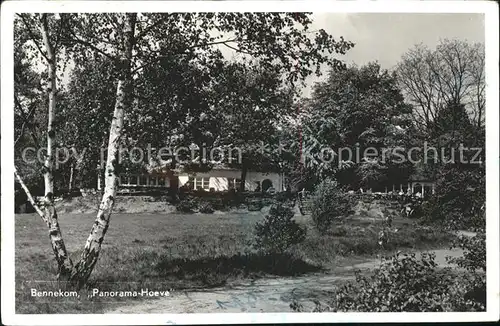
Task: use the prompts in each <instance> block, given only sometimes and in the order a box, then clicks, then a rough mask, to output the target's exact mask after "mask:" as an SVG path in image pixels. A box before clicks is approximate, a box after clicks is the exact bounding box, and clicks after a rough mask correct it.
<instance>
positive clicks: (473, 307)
mask: <svg viewBox="0 0 500 326" xmlns="http://www.w3.org/2000/svg"><path fill="white" fill-rule="evenodd" d="M434 259H435V255H434V254H431V253H423V254H422V256H421V258H420V259H417V258H416V256H415V254H404V255H403V257H400V255H399V254H397V255H395V256H393V257H391V258H390V259H387V260H384V261H383V262H382V264H381V266H380V268H379V269H376V270H375V272H374V273H373V275H371V276H370V277H366V276H363V275H361V273H360V272H359V271H358V272H356V281H355V282H354V283H353V282H349V283H347V284H345V285H344V286H342V287H341V288H340V289H339V290H338V291H337V292H336V294H335V298H334V299H333V300H332V301H331V302H328V303H327V304H326V305H325V304H321V303H319V302H317V303H316V309H315V311H359V312H424V311H426V312H439V311H484V309H485V306H484V305H483V304H482V303H481V302H480V301H478V300H477V299H476V297H474V292H473V291H471V290H472V289H475V288H476V287H477V285H476V279H475V278H470V277H467V275H465V277H464V275H457V273H454V272H453V271H452V269H451V268H444V269H439V268H438V266H437V263H436V262H435V260H434ZM458 280H460V281H458ZM291 307H292V309H294V310H297V311H301V309H302V308H301V306H300V304H297V303H294V304H292V305H291Z"/></svg>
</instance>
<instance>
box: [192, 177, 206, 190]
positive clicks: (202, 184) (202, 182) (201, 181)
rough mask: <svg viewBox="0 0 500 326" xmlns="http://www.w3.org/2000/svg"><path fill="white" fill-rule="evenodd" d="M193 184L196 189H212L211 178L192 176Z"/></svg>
mask: <svg viewBox="0 0 500 326" xmlns="http://www.w3.org/2000/svg"><path fill="white" fill-rule="evenodd" d="M189 181H190V182H192V183H191V184H192V185H193V186H194V190H200V189H203V190H209V189H210V178H192V179H191V178H190V179H189Z"/></svg>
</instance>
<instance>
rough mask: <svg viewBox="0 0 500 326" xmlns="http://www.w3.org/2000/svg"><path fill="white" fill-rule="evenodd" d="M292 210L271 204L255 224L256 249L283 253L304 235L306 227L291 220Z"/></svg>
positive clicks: (300, 240)
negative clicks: (267, 212) (263, 217)
mask: <svg viewBox="0 0 500 326" xmlns="http://www.w3.org/2000/svg"><path fill="white" fill-rule="evenodd" d="M293 215H294V213H293V211H292V210H291V209H290V208H289V207H286V206H283V205H281V204H278V205H273V206H271V208H270V209H269V214H268V215H266V217H265V219H264V220H263V221H262V222H259V223H257V224H256V225H255V243H254V247H255V248H256V249H257V250H260V251H263V252H267V253H283V252H284V251H286V250H287V249H289V248H290V247H291V246H293V245H295V244H298V243H301V242H302V241H304V240H305V237H306V228H305V227H302V226H300V225H299V224H298V223H297V222H296V221H294V220H293Z"/></svg>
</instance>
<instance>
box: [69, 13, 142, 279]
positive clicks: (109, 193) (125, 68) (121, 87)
mask: <svg viewBox="0 0 500 326" xmlns="http://www.w3.org/2000/svg"><path fill="white" fill-rule="evenodd" d="M136 18H137V14H136V13H127V14H126V17H125V24H124V30H123V33H124V44H123V47H122V49H123V50H122V53H121V55H120V58H119V64H118V65H119V67H118V68H119V69H120V74H119V80H118V85H117V88H116V103H115V108H114V113H113V120H112V122H111V128H110V133H109V142H108V154H107V159H106V167H105V177H104V182H105V186H104V194H103V196H102V200H101V204H100V206H99V211H98V212H97V218H96V220H95V222H94V225H93V226H92V229H91V231H90V235H89V237H88V238H87V242H86V243H85V248H84V250H83V253H82V256H81V259H80V261H79V262H78V264H77V265H76V268H75V271H74V274H73V276H72V279H73V281H75V282H76V283H77V286H78V287H82V286H83V285H84V284H85V283H86V282H87V280H88V278H89V277H90V274H91V273H92V270H93V269H94V266H95V264H96V262H97V259H98V257H99V253H100V251H101V245H102V242H103V240H104V236H105V235H106V231H107V230H108V227H109V222H110V218H111V212H112V210H113V205H114V202H115V196H116V190H117V175H116V168H117V166H118V164H119V162H118V159H119V157H118V154H119V145H120V138H121V135H122V130H123V118H124V110H126V109H128V108H129V107H130V104H131V98H132V96H131V95H132V94H131V91H132V89H131V87H132V79H131V73H130V69H131V60H132V49H133V47H134V32H135V23H136Z"/></svg>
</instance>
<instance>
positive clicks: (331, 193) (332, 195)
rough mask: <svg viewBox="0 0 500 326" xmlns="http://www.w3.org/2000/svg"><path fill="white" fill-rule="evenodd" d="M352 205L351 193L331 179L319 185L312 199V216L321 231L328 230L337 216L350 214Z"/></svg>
mask: <svg viewBox="0 0 500 326" xmlns="http://www.w3.org/2000/svg"><path fill="white" fill-rule="evenodd" d="M352 207H353V205H352V201H351V198H350V197H349V195H347V194H346V193H345V192H343V191H342V190H341V189H340V188H339V187H338V185H337V182H336V181H333V180H331V179H326V180H324V181H322V182H321V183H320V184H319V185H318V186H317V188H316V190H315V192H314V194H313V196H312V198H311V201H310V208H311V217H312V219H313V221H314V224H315V226H316V228H317V229H318V231H320V232H326V231H327V230H328V228H329V227H330V225H331V224H332V222H333V221H334V220H335V219H336V218H339V217H343V216H348V215H349V214H350V213H351V211H352Z"/></svg>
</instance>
